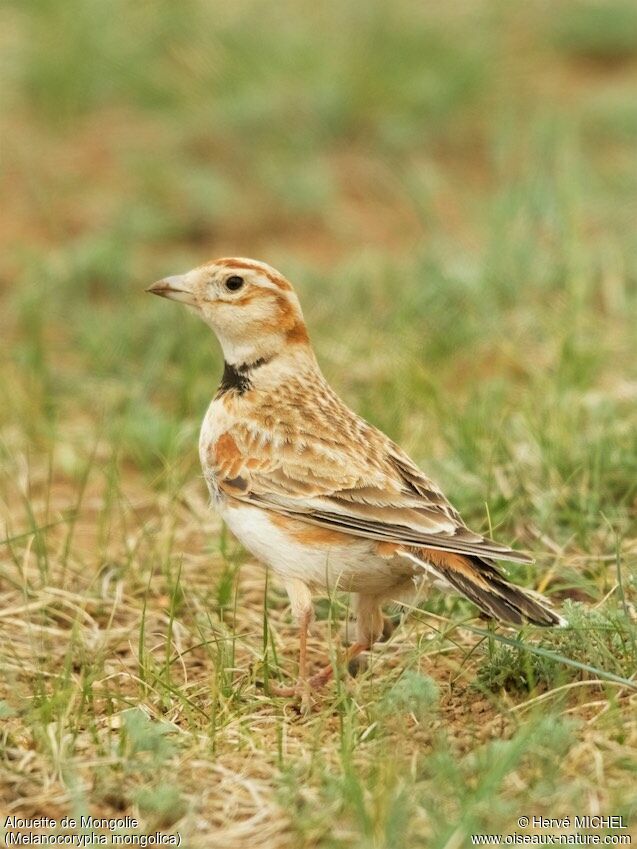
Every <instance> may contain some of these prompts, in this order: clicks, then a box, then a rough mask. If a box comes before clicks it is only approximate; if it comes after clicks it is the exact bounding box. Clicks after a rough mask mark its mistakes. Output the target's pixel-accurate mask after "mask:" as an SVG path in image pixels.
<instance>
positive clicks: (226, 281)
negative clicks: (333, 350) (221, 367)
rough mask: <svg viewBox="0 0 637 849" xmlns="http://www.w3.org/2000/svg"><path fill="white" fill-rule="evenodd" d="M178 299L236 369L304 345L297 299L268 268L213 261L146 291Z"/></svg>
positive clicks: (235, 261)
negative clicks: (208, 330)
mask: <svg viewBox="0 0 637 849" xmlns="http://www.w3.org/2000/svg"><path fill="white" fill-rule="evenodd" d="M146 291H147V292H152V293H153V294H154V295H160V296H161V297H163V298H170V299H171V300H173V301H180V302H181V303H182V304H185V305H186V306H188V307H189V308H190V309H191V310H192V311H193V312H196V313H197V314H198V315H199V316H200V317H201V318H203V320H204V321H205V322H206V323H207V324H209V325H210V327H212V329H213V330H214V332H215V334H216V336H217V338H218V339H219V342H220V344H221V347H222V349H223V353H224V357H225V360H226V362H227V363H230V364H231V365H238V364H241V363H246V362H254V361H255V360H257V359H259V358H261V357H271V356H272V355H274V354H278V353H281V352H282V350H284V349H285V348H286V347H287V346H289V345H292V346H295V347H296V346H304V347H308V345H309V339H308V335H307V330H306V327H305V322H304V320H303V313H302V312H301V306H300V304H299V299H298V298H297V296H296V294H295V293H294V290H293V289H292V286H291V284H290V283H289V282H288V281H287V280H286V279H285V277H283V275H282V274H279V272H278V271H276V270H275V269H274V268H272V267H271V266H269V265H267V264H266V263H264V262H258V261H257V260H253V259H242V258H233V259H229V258H228V259H217V260H213V261H212V262H207V263H205V264H204V265H200V266H199V267H197V268H193V270H192V271H187V272H186V273H185V274H178V275H174V276H172V277H165V278H164V279H163V280H158V281H157V282H156V283H153V284H152V286H149V287H148V289H147V290H146Z"/></svg>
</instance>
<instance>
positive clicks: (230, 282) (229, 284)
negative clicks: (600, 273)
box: [226, 274, 245, 292]
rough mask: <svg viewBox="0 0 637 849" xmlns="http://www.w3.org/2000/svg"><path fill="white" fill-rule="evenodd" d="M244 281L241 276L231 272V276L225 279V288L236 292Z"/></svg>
mask: <svg viewBox="0 0 637 849" xmlns="http://www.w3.org/2000/svg"><path fill="white" fill-rule="evenodd" d="M244 283H245V280H244V279H243V277H239V275H238V274H233V275H232V277H228V279H227V280H226V289H229V290H230V291H231V292H237V291H238V290H239V289H240V288H241V287H242V286H243V284H244Z"/></svg>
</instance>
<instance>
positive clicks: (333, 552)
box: [218, 502, 413, 593]
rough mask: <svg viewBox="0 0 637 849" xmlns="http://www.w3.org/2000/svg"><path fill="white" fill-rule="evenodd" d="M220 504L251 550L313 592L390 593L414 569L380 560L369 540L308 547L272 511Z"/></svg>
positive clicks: (224, 517)
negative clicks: (277, 520)
mask: <svg viewBox="0 0 637 849" xmlns="http://www.w3.org/2000/svg"><path fill="white" fill-rule="evenodd" d="M218 506H219V510H220V513H221V516H222V518H223V520H224V521H225V522H226V524H227V525H228V527H229V528H230V530H231V531H232V533H233V534H234V535H235V536H236V537H237V539H238V540H239V542H241V544H242V545H243V546H244V547H245V548H247V550H248V551H249V552H251V553H252V554H253V555H254V556H255V557H256V558H257V559H258V560H260V561H261V562H262V563H265V564H267V565H268V566H270V567H271V568H272V570H273V571H274V572H275V573H276V574H278V575H280V577H281V578H282V579H283V580H286V579H289V578H298V579H299V580H301V581H303V582H304V583H305V584H307V585H308V586H309V588H310V589H311V590H312V591H313V592H320V593H328V592H331V591H334V590H337V589H338V590H344V591H345V592H362V591H364V592H369V593H385V592H387V591H388V590H390V589H391V588H392V587H394V586H396V585H397V584H399V583H401V582H404V581H405V580H406V579H408V578H409V576H410V573H411V572H412V571H413V570H412V568H411V567H410V565H409V564H407V563H405V562H404V561H400V560H399V559H396V560H387V559H385V558H382V557H378V556H377V555H376V554H375V553H374V551H373V543H371V542H370V541H369V540H366V539H360V540H357V539H355V540H353V541H352V542H351V543H348V544H346V545H342V544H329V543H322V544H317V545H312V546H308V545H303V544H302V543H299V542H296V541H294V540H293V539H291V538H290V536H289V535H288V534H286V533H285V532H284V531H283V530H282V529H281V528H279V527H277V526H276V525H275V524H274V522H273V521H272V519H271V518H270V516H269V514H268V512H267V511H266V510H262V509H260V508H259V507H251V506H245V505H241V506H240V507H234V506H229V505H228V502H222V503H220V504H219V505H218Z"/></svg>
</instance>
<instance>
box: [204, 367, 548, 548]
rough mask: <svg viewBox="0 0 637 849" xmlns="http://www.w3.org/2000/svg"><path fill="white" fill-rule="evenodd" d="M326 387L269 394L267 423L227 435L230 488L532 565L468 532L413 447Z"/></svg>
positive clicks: (222, 468) (342, 521)
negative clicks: (412, 454)
mask: <svg viewBox="0 0 637 849" xmlns="http://www.w3.org/2000/svg"><path fill="white" fill-rule="evenodd" d="M304 388H305V390H307V387H304ZM319 388H320V390H321V392H322V393H323V394H322V396H321V397H320V398H317V397H316V396H315V397H314V399H311V398H310V399H308V398H307V397H306V398H305V403H303V397H302V392H301V387H297V394H296V396H295V395H294V391H293V389H292V391H288V393H287V395H285V394H284V395H283V396H281V394H280V393H279V397H276V398H268V399H267V400H268V402H267V404H266V405H265V408H266V409H267V423H266V422H263V423H259V418H258V415H257V416H256V417H254V416H253V417H250V418H249V419H246V418H241V419H239V420H238V421H237V423H235V424H234V425H233V426H232V427H231V428H230V430H229V431H228V432H227V433H226V434H224V435H223V436H222V437H221V439H220V440H219V442H218V443H217V450H216V452H215V459H214V465H215V467H214V475H215V477H216V479H217V481H218V485H219V487H220V488H221V489H222V490H223V491H224V492H225V493H226V494H227V495H230V496H232V497H233V498H235V499H238V500H240V501H244V502H247V503H252V504H255V505H258V506H259V507H262V508H264V509H266V510H272V511H273V512H276V513H279V514H283V515H286V516H292V517H294V518H297V519H302V520H303V521H306V522H308V523H310V524H312V525H319V526H321V527H329V528H332V529H337V530H340V531H346V532H348V533H351V534H353V535H354V536H360V537H366V538H368V539H375V540H379V541H387V542H395V543H399V544H404V545H410V546H417V547H427V548H435V549H439V550H443V551H452V552H456V553H459V554H476V555H478V556H483V557H488V558H492V559H503V560H512V561H519V562H522V563H529V562H532V559H531V558H530V557H529V556H528V555H526V554H524V553H522V552H518V551H513V550H512V549H510V548H509V547H507V546H504V545H500V544H498V543H496V542H494V541H493V540H490V539H488V538H486V537H484V536H482V535H480V534H476V533H474V532H473V531H471V530H469V529H468V528H467V527H466V526H465V525H464V523H463V521H462V519H461V518H460V515H459V513H458V512H457V510H455V508H454V507H453V506H452V505H451V504H450V503H449V501H448V500H447V499H446V498H445V496H444V495H443V493H442V491H441V490H440V489H439V488H438V486H437V485H436V484H435V483H434V482H433V481H431V480H430V479H429V478H428V477H427V476H426V475H425V474H424V473H423V472H422V471H421V470H420V469H419V468H418V466H416V465H415V464H414V463H413V462H412V460H411V459H410V458H409V457H408V456H407V454H405V453H404V452H403V451H402V450H401V449H400V448H399V447H398V446H397V445H396V444H395V443H393V442H392V441H391V440H390V439H389V437H387V436H385V434H383V433H381V431H379V430H377V429H376V428H374V427H373V426H372V425H370V424H368V423H367V422H365V421H364V420H363V419H360V418H359V417H358V416H356V415H355V414H354V413H353V412H352V411H351V410H349V409H348V408H347V407H346V406H345V405H344V404H343V403H342V401H340V399H339V398H338V397H337V396H336V395H335V394H334V393H333V392H332V391H331V390H330V389H329V387H327V385H326V384H323V385H322V386H321V387H319ZM288 390H289V387H288ZM290 398H292V399H293V401H292V403H291V402H290ZM299 398H301V399H302V400H301V402H299ZM273 411H276V413H277V414H276V415H275V413H274V412H273ZM222 440H225V441H224V445H223V448H224V450H223V451H220V450H219V447H218V446H219V445H220V443H221V442H222ZM230 447H231V448H230Z"/></svg>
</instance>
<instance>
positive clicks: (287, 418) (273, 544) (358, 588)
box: [149, 258, 563, 692]
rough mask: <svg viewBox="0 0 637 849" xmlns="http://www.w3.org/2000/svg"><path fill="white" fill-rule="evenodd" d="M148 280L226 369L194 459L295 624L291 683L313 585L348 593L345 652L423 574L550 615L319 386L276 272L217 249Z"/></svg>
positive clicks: (498, 612) (296, 308)
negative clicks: (210, 339) (275, 583)
mask: <svg viewBox="0 0 637 849" xmlns="http://www.w3.org/2000/svg"><path fill="white" fill-rule="evenodd" d="M149 291H151V292H153V293H155V294H158V295H162V296H164V297H168V298H171V299H173V300H178V301H182V302H183V303H185V304H186V305H188V306H189V307H190V308H191V309H193V310H194V311H195V312H196V313H197V314H198V315H200V316H201V317H202V318H203V319H204V321H206V322H207V323H208V324H209V325H210V326H211V327H212V329H213V330H214V331H215V333H216V335H217V337H218V339H219V342H220V343H221V346H222V349H223V353H224V359H225V369H224V374H223V378H222V381H221V385H220V387H219V390H218V391H217V394H216V395H215V397H214V399H213V401H212V403H211V405H210V407H209V409H208V412H207V414H206V417H205V419H204V422H203V425H202V429H201V437H200V444H199V447H200V457H201V463H202V466H203V470H204V475H205V478H206V482H207V484H208V487H209V489H210V492H211V494H212V497H213V501H214V503H215V506H216V507H217V509H218V510H219V512H220V513H221V516H222V517H223V519H224V521H225V522H226V523H227V524H228V526H229V527H230V529H231V530H232V531H233V533H234V534H235V535H236V536H237V537H238V539H239V540H240V541H241V542H242V543H243V544H244V545H245V547H246V548H247V549H248V550H250V551H251V552H252V553H253V554H254V555H255V556H256V557H257V558H258V559H260V560H262V561H263V562H265V563H267V564H269V565H270V566H271V567H272V569H273V570H274V572H275V573H277V574H278V575H279V576H280V577H281V578H282V580H283V581H284V583H285V586H286V589H287V591H288V594H289V596H290V601H291V604H292V609H293V611H294V613H295V614H296V616H297V617H298V619H299V621H300V624H301V657H300V664H299V673H300V674H299V680H300V685H301V687H304V686H305V685H306V684H307V681H308V679H307V675H306V661H305V641H306V635H307V627H308V625H309V623H310V621H311V618H312V593H326V592H329V591H332V590H334V589H337V588H338V589H341V590H345V591H347V592H353V593H355V594H356V596H357V597H356V599H355V601H356V607H357V611H358V618H357V643H356V644H355V646H353V647H352V648H351V649H350V655H351V656H353V655H355V654H357V653H358V652H359V651H362V650H364V649H365V648H368V647H369V646H371V644H372V643H373V642H374V641H375V640H376V639H378V637H379V636H380V632H381V631H382V623H383V620H382V615H381V606H382V604H383V603H384V602H386V601H389V600H392V599H395V598H404V597H405V596H406V595H407V594H408V593H409V592H410V591H411V592H413V591H414V589H415V586H416V585H419V584H421V583H423V582H425V581H427V580H428V581H430V582H433V583H438V584H441V585H443V586H446V587H453V588H455V589H456V590H459V591H460V592H461V593H463V594H464V595H466V596H467V597H468V598H470V599H471V600H472V601H473V602H475V604H477V605H478V607H480V608H481V610H483V611H484V612H485V613H487V614H488V615H490V616H494V617H496V618H498V619H503V620H504V621H508V622H513V623H516V624H519V623H522V622H525V621H528V622H533V623H535V624H538V625H558V624H561V623H562V622H563V620H561V618H560V617H559V616H558V615H557V614H555V613H554V612H552V611H551V610H550V609H549V607H548V606H547V602H546V600H545V599H543V598H541V597H540V596H538V595H537V594H534V593H532V592H531V591H528V590H522V589H520V588H518V587H515V586H514V585H512V584H510V583H508V582H507V580H506V578H505V577H504V576H503V575H502V573H501V572H500V571H499V570H498V569H497V567H496V566H495V565H494V563H493V561H494V560H513V561H518V562H522V563H528V562H531V560H530V558H529V557H528V556H527V555H526V554H522V553H520V552H518V551H513V550H512V549H510V548H508V547H507V546H504V545H500V544H499V543H496V542H494V541H493V540H491V539H488V538H486V537H484V536H482V535H481V534H477V533H474V532H473V531H471V530H469V529H468V528H467V527H466V525H465V524H464V523H463V522H462V519H461V518H460V515H459V514H458V512H457V511H456V510H455V509H454V508H453V507H452V505H451V504H450V503H449V501H448V500H447V499H446V498H445V496H444V495H443V493H442V492H441V490H440V489H439V488H438V487H437V486H436V485H435V484H434V483H433V482H432V481H431V480H430V479H429V478H428V477H427V476H426V475H425V474H424V473H423V472H422V471H421V470H420V469H419V468H418V467H417V466H416V465H415V464H414V463H413V462H412V461H411V460H410V458H409V457H408V456H407V455H406V454H405V452H404V451H402V450H401V449H400V448H399V447H398V445H396V444H395V443H394V442H392V441H391V440H390V439H389V437H387V436H386V435H385V434H384V433H382V432H381V431H379V430H378V429H377V428H375V427H373V425H370V424H368V422H366V421H364V420H363V419H361V418H360V417H359V416H357V415H356V414H355V413H354V412H352V410H350V409H349V407H347V406H346V405H345V404H344V403H343V401H341V399H340V398H339V397H338V396H337V395H336V393H335V392H334V391H333V390H332V389H331V387H330V386H329V385H328V384H327V382H326V380H325V378H324V377H323V374H322V373H321V370H320V368H319V366H318V363H317V361H316V358H315V356H314V353H313V351H312V348H311V346H310V343H309V338H308V335H307V330H306V327H305V322H304V321H303V315H302V312H301V307H300V304H299V301H298V299H297V297H296V295H295V293H294V290H293V289H292V286H291V285H290V283H289V282H288V281H287V280H286V279H285V278H284V277H283V276H282V275H281V274H279V272H278V271H275V269H273V268H271V267H270V266H268V265H266V264H265V263H261V262H257V261H256V260H247V259H236V258H228V259H220V260H216V261H214V262H210V263H207V264H205V265H203V266H200V267H199V268H196V269H194V270H193V271H190V272H188V273H186V274H184V275H181V276H177V277H168V278H166V279H165V280H161V281H159V282H158V283H155V284H153V286H151V287H150V289H149ZM329 671H330V670H329V667H326V669H325V670H323V671H322V672H321V673H319V674H318V675H317V676H314V678H313V679H310V683H311V684H314V685H316V686H318V685H319V684H321V683H323V682H324V681H326V680H327V679H328V677H329ZM296 691H297V690H289V691H286V692H296Z"/></svg>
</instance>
